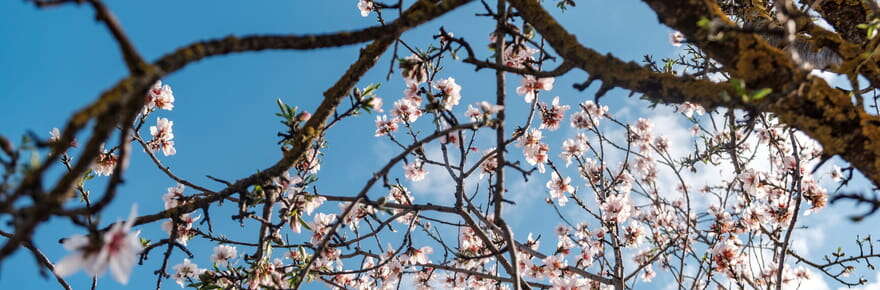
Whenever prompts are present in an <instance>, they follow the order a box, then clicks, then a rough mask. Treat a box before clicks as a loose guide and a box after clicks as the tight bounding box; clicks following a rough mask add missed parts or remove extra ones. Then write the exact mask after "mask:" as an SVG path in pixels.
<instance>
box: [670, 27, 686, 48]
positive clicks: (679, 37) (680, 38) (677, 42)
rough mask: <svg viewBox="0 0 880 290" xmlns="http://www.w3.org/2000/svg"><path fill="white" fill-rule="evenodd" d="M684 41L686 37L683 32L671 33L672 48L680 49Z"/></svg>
mask: <svg viewBox="0 0 880 290" xmlns="http://www.w3.org/2000/svg"><path fill="white" fill-rule="evenodd" d="M684 41H685V37H684V34H682V33H681V32H679V31H673V32H670V33H669V44H671V45H672V46H675V47H679V46H681V44H682V43H683V42H684Z"/></svg>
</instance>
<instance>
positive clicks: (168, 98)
mask: <svg viewBox="0 0 880 290" xmlns="http://www.w3.org/2000/svg"><path fill="white" fill-rule="evenodd" d="M157 108H158V109H163V110H168V111H171V110H172V109H174V92H172V91H171V86H169V85H168V84H162V81H161V80H157V81H156V83H155V84H153V87H151V88H150V90H149V91H147V95H146V100H145V101H144V114H148V113H149V112H151V111H153V110H155V109H157Z"/></svg>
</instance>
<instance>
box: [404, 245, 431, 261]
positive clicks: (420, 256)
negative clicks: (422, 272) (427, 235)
mask: <svg viewBox="0 0 880 290" xmlns="http://www.w3.org/2000/svg"><path fill="white" fill-rule="evenodd" d="M433 252H434V249H433V248H431V247H428V246H424V247H421V248H419V249H410V251H409V253H408V255H409V259H408V262H409V263H410V264H415V265H423V264H427V263H430V262H431V261H430V260H429V259H428V255H430V254H431V253H433Z"/></svg>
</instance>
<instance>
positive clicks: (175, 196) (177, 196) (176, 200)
mask: <svg viewBox="0 0 880 290" xmlns="http://www.w3.org/2000/svg"><path fill="white" fill-rule="evenodd" d="M185 188H186V187H185V186H184V185H183V184H180V183H178V184H177V185H176V186H174V187H169V188H168V191H167V192H165V195H163V196H162V201H163V202H164V204H165V209H171V208H175V207H177V206H178V205H180V201H181V200H182V199H183V198H184V197H185V196H184V195H183V190H184V189H185Z"/></svg>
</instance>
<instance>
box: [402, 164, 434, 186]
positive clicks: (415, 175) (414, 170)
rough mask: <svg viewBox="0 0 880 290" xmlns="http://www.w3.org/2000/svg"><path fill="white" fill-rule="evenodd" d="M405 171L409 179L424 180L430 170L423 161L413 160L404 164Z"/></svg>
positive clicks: (413, 180)
mask: <svg viewBox="0 0 880 290" xmlns="http://www.w3.org/2000/svg"><path fill="white" fill-rule="evenodd" d="M403 172H404V175H405V176H406V179H409V180H410V181H412V182H419V181H422V179H425V176H426V175H428V170H425V167H424V165H423V164H422V162H421V161H413V162H410V163H409V164H406V165H404V166H403Z"/></svg>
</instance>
